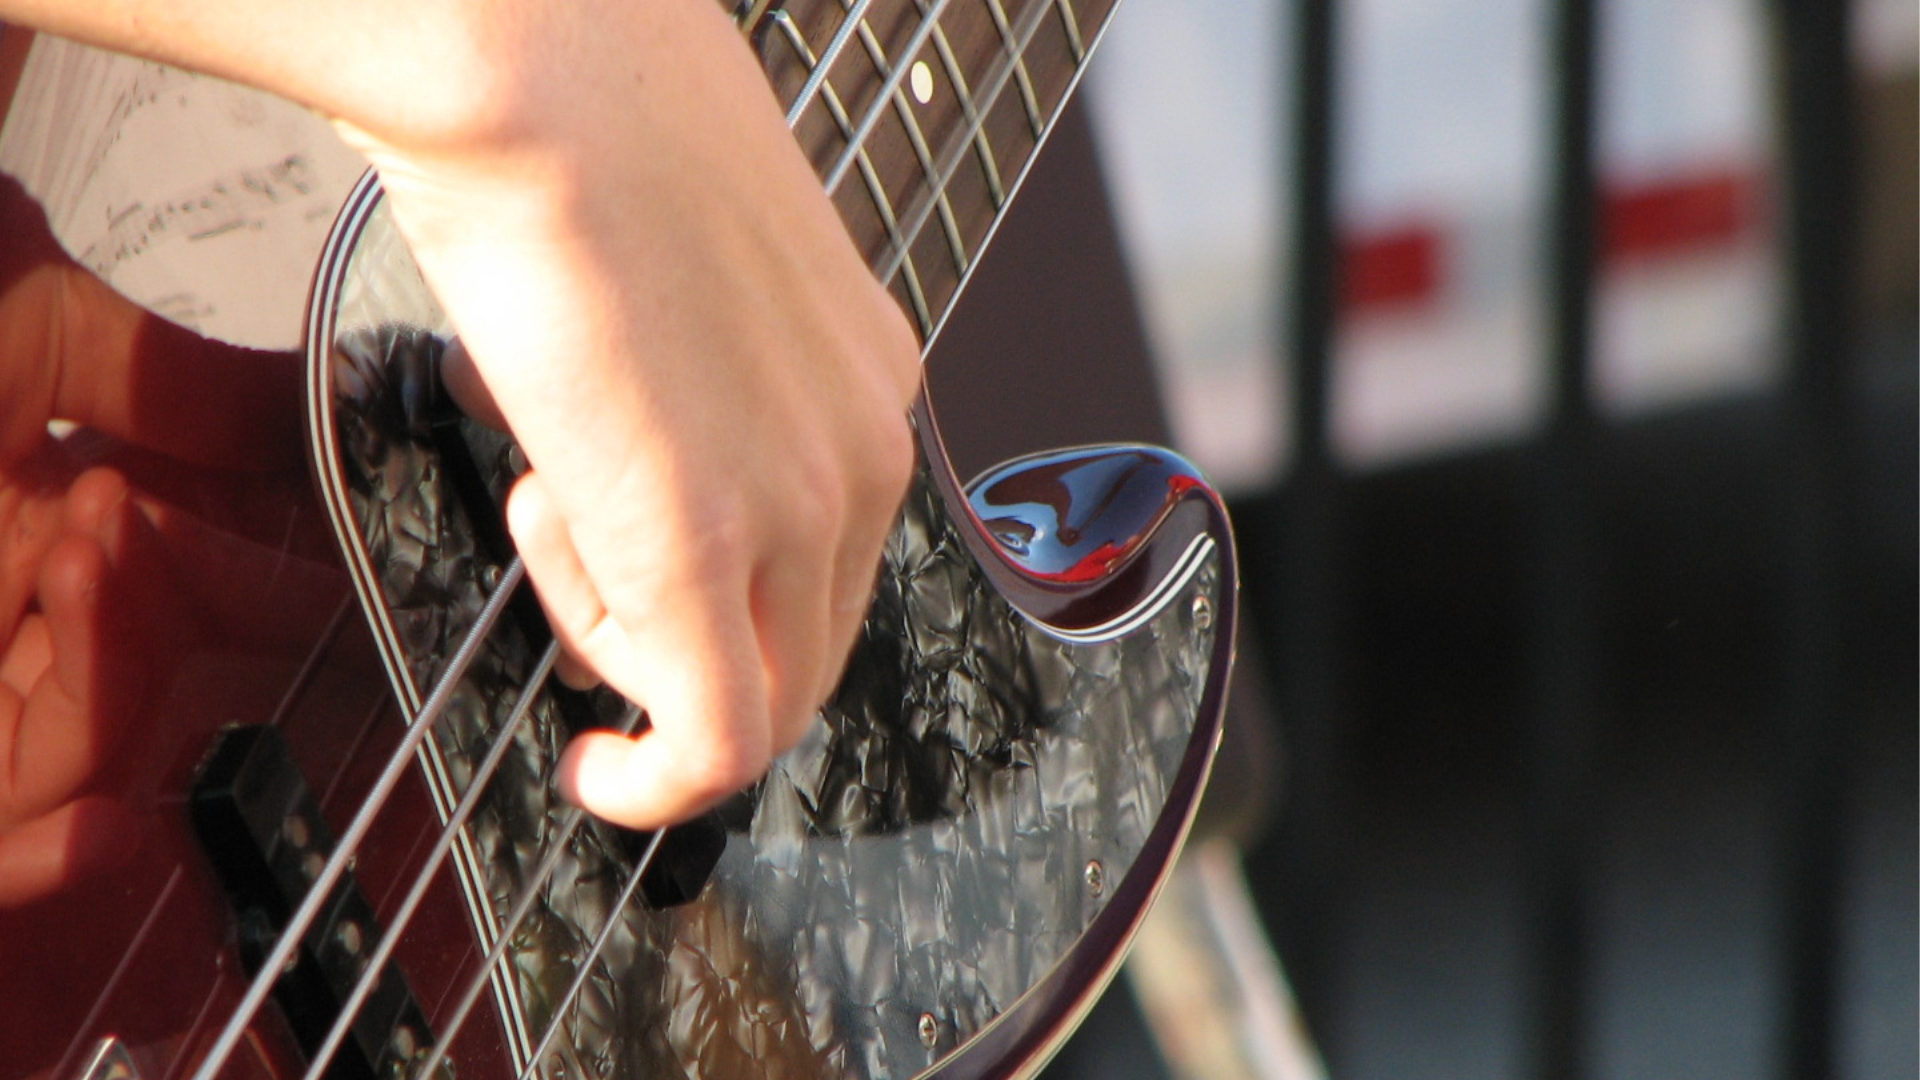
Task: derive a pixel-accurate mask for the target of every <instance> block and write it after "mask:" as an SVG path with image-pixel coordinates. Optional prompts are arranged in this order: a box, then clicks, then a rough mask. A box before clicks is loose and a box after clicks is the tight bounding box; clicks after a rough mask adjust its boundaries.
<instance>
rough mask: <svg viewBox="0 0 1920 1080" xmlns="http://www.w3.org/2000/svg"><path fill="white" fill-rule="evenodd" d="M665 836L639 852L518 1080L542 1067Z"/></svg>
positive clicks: (657, 835)
mask: <svg viewBox="0 0 1920 1080" xmlns="http://www.w3.org/2000/svg"><path fill="white" fill-rule="evenodd" d="M666 836H667V830H665V829H661V830H659V831H657V832H655V833H654V834H653V837H652V838H651V839H649V840H648V841H647V850H646V851H644V852H642V853H641V854H640V862H639V865H637V866H635V867H634V869H633V874H632V875H631V876H630V877H628V878H627V883H626V885H625V886H623V887H622V888H621V889H620V898H619V899H618V900H616V901H614V903H613V905H612V906H611V907H609V908H608V909H607V921H606V922H604V923H602V924H601V925H600V932H599V933H598V934H596V935H594V938H593V945H592V946H591V947H590V948H588V949H587V955H586V956H585V957H583V958H582V959H581V960H580V966H579V967H577V968H576V969H574V973H573V981H572V982H571V983H568V984H567V992H566V993H564V994H562V995H561V996H560V1003H559V1005H557V1006H556V1007H555V1008H554V1010H553V1017H552V1019H550V1020H548V1021H547V1029H546V1030H545V1031H543V1032H541V1033H540V1041H539V1042H537V1043H535V1044H534V1047H533V1053H532V1055H530V1056H529V1057H528V1058H527V1067H526V1068H524V1069H522V1070H521V1071H520V1077H519V1080H528V1078H529V1077H531V1076H532V1075H533V1074H534V1073H535V1072H536V1071H538V1070H539V1068H540V1055H542V1054H544V1053H546V1052H547V1047H549V1046H551V1045H552V1044H553V1039H554V1036H556V1035H558V1034H559V1033H560V1028H561V1027H562V1025H563V1023H564V1022H565V1020H566V1018H567V1010H568V1009H570V1008H572V1007H573V1003H574V1002H576V1001H578V1000H580V992H581V991H582V990H583V989H585V987H586V985H587V976H588V975H589V974H591V973H592V971H593V964H594V961H596V960H598V959H600V954H601V953H602V952H604V951H606V948H607V942H609V941H611V940H612V939H613V931H614V928H615V927H617V926H619V925H620V913H621V912H623V911H625V910H627V904H628V903H629V902H630V901H632V899H633V890H634V889H636V888H638V887H639V886H640V879H641V877H643V876H644V875H645V874H646V872H647V869H648V868H649V867H651V866H652V865H653V858H654V855H655V854H656V853H657V852H658V851H659V850H660V841H662V840H664V839H666Z"/></svg>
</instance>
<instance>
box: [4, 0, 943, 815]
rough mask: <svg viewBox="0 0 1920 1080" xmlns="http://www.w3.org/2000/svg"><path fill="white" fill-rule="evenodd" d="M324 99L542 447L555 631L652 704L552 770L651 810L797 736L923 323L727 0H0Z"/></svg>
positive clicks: (527, 439)
mask: <svg viewBox="0 0 1920 1080" xmlns="http://www.w3.org/2000/svg"><path fill="white" fill-rule="evenodd" d="M9 13H11V14H12V15H13V16H14V17H16V18H19V19H21V20H23V21H25V22H27V23H30V24H33V25H37V26H40V27H41V28H43V29H47V30H50V31H52V32H56V33H61V34H65V35H68V36H71V37H76V38H79V39H81V40H85V41H89V42H93V43H95V44H100V45H104V46H107V47H110V48H117V49H122V50H124V51H129V52H135V53H139V54H142V55H146V56H151V57H154V58H156V59H162V60H166V61H169V62H172V63H176V64H181V65H184V66H187V67H191V68H195V69H197V70H201V71H205V72H208V73H210V74H215V75H221V76H225V77H228V78H232V79H236V80H239V81H241V82H246V83H249V84H251V85H254V86H258V87H261V88H263V89H266V90H270V91H273V92H276V93H279V94H282V95H284V96H286V97H289V98H292V99H293V100H295V101H299V102H301V103H303V104H305V105H307V106H309V107H312V108H316V109H319V110H320V111H322V112H323V113H325V114H326V115H328V116H330V117H332V118H334V120H335V123H336V126H337V127H338V129H339V130H340V131H341V132H342V133H343V135H344V136H345V137H346V138H347V139H348V141H349V142H351V143H352V144H353V145H355V146H356V147H357V148H359V149H360V150H361V151H363V152H364V153H365V154H367V156H368V157H369V158H371V159H372V161H373V162H374V164H375V165H376V166H377V167H378V168H379V170H380V174H381V179H382V181H383V183H384V184H385V187H386V190H387V193H388V196H389V199H390V201H391V206H392V207H393V211H394V216H395V219H396V221H397V222H398V224H399V226H400V228H401V231H402V232H403V234H404V235H405V236H406V238H407V241H408V243H409V245H410V246H411V247H412V249H413V253H414V255H415V258H416V260H417V261H418V262H419V264H420V267H421V269H422V270H423V271H424V273H425V275H426V277H427V280H428V282H429V283H430V284H431V285H432V286H433V289H434V292H435V293H436V294H437V295H438V297H439V298H440V300H441V302H442V303H443V304H444V305H445V307H446V309H447V311H448V313H449V315H450V316H451V319H452V322H453V324H454V327H455V329H456V330H457V332H458V333H459V334H460V336H461V337H462V339H463V340H464V341H465V343H466V345H467V346H468V348H469V349H470V350H471V351H472V355H473V358H474V361H475V363H476V365H477V367H478V370H479V372H480V374H481V376H482V377H483V378H484V380H485V383H486V385H487V386H488V387H490V388H491V389H492V391H493V394H494V396H495V397H496V398H497V399H498V400H499V403H500V406H501V410H502V412H503V413H504V414H505V417H506V420H507V421H508V423H509V424H510V426H511V427H512V429H513V431H514V434H515V435H516V436H517V437H518V438H519V440H520V443H521V446H522V448H523V449H524V450H525V451H526V454H527V458H528V460H529V461H530V462H531V463H532V465H533V470H532V472H531V473H530V474H529V475H528V476H527V477H526V478H524V479H523V480H522V481H521V482H520V485H519V487H518V488H517V490H516V492H515V494H514V497H513V498H512V499H511V500H510V506H509V524H510V527H511V529H512V531H513V532H514V534H515V537H516V540H517V542H518V544H519V546H520V549H521V553H522V554H523V555H524V556H525V558H526V562H527V566H528V569H529V570H530V571H531V573H532V576H533V579H534V582H535V585H536V586H537V588H538V589H539V591H540V595H541V597H542V600H543V602H544V603H545V605H546V607H547V609H548V611H549V613H550V615H551V618H552V622H553V623H554V626H555V629H556V631H557V632H558V634H559V635H560V637H561V639H562V640H563V641H565V642H566V643H567V644H568V645H569V646H570V647H571V648H572V649H573V650H574V651H575V652H576V653H577V654H578V655H579V656H580V657H582V658H583V659H585V660H586V661H587V662H588V663H589V664H591V665H592V667H593V668H595V669H596V670H598V671H599V672H600V674H601V675H603V676H605V678H606V680H607V681H608V682H609V683H610V684H612V685H613V686H614V687H615V688H616V689H618V690H620V691H621V692H622V693H624V694H626V695H627V696H628V697H630V698H632V699H633V700H635V701H637V702H638V703H640V704H641V705H643V706H645V707H646V709H647V711H648V715H649V717H650V720H651V724H652V726H651V728H650V730H648V731H647V732H646V733H644V734H642V735H641V736H639V737H638V738H637V739H625V738H621V737H617V736H613V735H610V734H605V733H599V734H590V735H587V736H585V737H582V738H581V739H579V740H577V741H576V742H575V743H574V745H573V746H572V747H570V748H569V750H568V751H567V753H566V755H565V757H564V759H563V761H562V762H561V766H560V770H559V782H560V785H561V787H562V789H563V791H564V792H565V794H567V795H568V797H570V798H572V799H574V800H575V801H577V802H579V803H580V804H582V805H584V806H585V807H587V808H588V809H589V810H592V811H594V812H596V813H598V814H601V815H602V816H604V817H607V818H610V819H612V820H614V821H617V822H620V823H623V824H626V825H631V826H636V827H650V826H655V825H659V824H663V823H666V822H670V821H673V820H676V819H680V818H685V817H689V816H691V815H693V814H694V813H696V812H698V811H699V810H700V809H701V808H702V807H704V806H706V805H707V804H709V803H712V802H714V801H716V800H718V799H719V798H721V797H723V796H725V795H726V794H728V793H730V792H732V791H733V790H735V789H736V788H738V787H740V786H742V785H744V784H746V783H747V782H749V781H751V780H753V779H754V778H756V777H757V776H758V775H760V773H761V772H762V771H763V770H764V769H765V767H766V765H767V764H768V762H769V760H770V759H771V758H772V756H773V755H775V754H777V753H779V752H780V751H782V750H784V749H786V748H787V747H790V746H792V745H793V744H794V743H795V742H797V741H798V740H799V738H800V736H801V734H802V733H803V732H804V731H805V730H806V728H807V726H808V724H809V723H810V722H811V720H812V718H813V716H814V710H815V707H816V706H817V705H818V704H819V703H820V702H821V701H822V700H823V699H824V698H825V697H826V696H827V695H828V694H829V692H830V691H831V689H832V687H833V685H834V683H835V682H836V680H837V679H838V677H839V674H840V671H841V667H842V662H843V660H844V659H845V655H846V652H847V649H848V647H849V646H850V645H851V643H852V641H853V638H854V635H855V633H856V632H857V630H858V628H859V626H860V623H861V620H862V618H863V616H864V614H865V609H866V601H867V598H868V593H869V591H870V589H871V586H872V579H873V575H874V572H875V569H876V567H877V564H878V559H879V554H880V549H881V544H882V542H883V540H884V538H885V535H886V531H887V529H888V527H889V526H890V524H891V522H892V519H893V516H894V513H895V510H896V508H897V505H898V503H899V500H900V498H901V496H902V495H903V494H904V491H905V488H906V482H907V479H908V476H909V473H910V471H911V469H912V461H913V455H912V445H913V440H912V435H911V432H910V430H909V428H908V424H907V419H906V414H907V408H908V406H909V404H910V403H911V400H912V398H913V396H914V395H915V394H916V393H917V392H918V389H919V361H918V349H917V348H916V343H915V340H914V337H913V334H912V332H911V330H910V329H909V328H908V326H907V324H906V321H905V318H904V316H903V315H902V313H901V312H900V310H899V309H898V307H897V306H896V305H895V304H894V302H893V301H892V299H891V298H889V297H888V296H887V294H886V293H885V291H884V290H882V289H881V288H880V287H879V286H878V285H877V284H876V283H875V282H874V280H873V278H872V276H871V274H870V273H869V271H868V268H867V267H866V266H865V264H864V263H863V261H862V259H861V258H860V256H859V254H858V253H857V252H855V251H854V250H853V247H852V244H851V242H850V241H849V240H848V238H847V236H846V233H845V230H844V228H843V226H842V225H841V222H840V220H839V218H838V216H837V214H836V213H835V212H834V210H833V208H832V206H831V204H830V203H829V202H828V200H827V199H826V197H825V196H824V195H823V193H822V191H821V187H820V184H819V182H818V180H817V178H816V177H815V176H814V174H813V171H812V169H811V168H810V167H809V165H808V164H807V162H806V161H805V160H804V158H803V157H802V156H801V154H800V152H799V150H798V148H797V146H796V144H795V142H794V140H793V138H792V136H791V135H790V133H789V132H788V131H787V129H786V126H785V124H784V123H783V121H782V118H781V116H780V112H779V109H778V107H777V105H776V103H775V101H774V98H773V95H772V92H771V91H770V89H769V88H768V86H767V83H766V80H765V78H764V76H763V74H762V73H761V71H760V70H759V68H758V66H757V64H756V63H755V61H754V59H753V57H752V55H751V53H750V52H749V50H748V49H747V47H746V46H745V43H744V42H743V40H742V39H741V37H740V35H739V33H738V32H737V31H736V30H735V28H734V27H733V25H732V23H731V22H730V21H729V20H728V19H727V18H726V17H725V15H724V14H723V13H722V12H721V11H720V10H719V7H718V5H716V4H715V3H714V2H713V0H569V2H567V3H562V4H551V3H539V2H535V0H409V2H408V3H403V4H394V3H392V2H391V0H339V2H337V3H330V4H323V5H316V4H299V3H286V2H261V0H111V2H109V0H0V14H9Z"/></svg>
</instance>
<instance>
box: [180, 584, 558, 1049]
mask: <svg viewBox="0 0 1920 1080" xmlns="http://www.w3.org/2000/svg"><path fill="white" fill-rule="evenodd" d="M525 577H526V567H525V566H524V565H523V564H522V563H521V561H520V560H519V559H518V558H515V559H514V560H513V561H512V562H510V563H509V564H508V565H507V568H506V571H505V572H504V573H503V574H502V575H501V579H500V584H499V586H498V587H497V588H495V589H494V591H493V594H492V595H491V596H489V597H488V598H487V603H486V605H485V606H484V607H482V608H481V609H480V614H479V616H478V617H477V618H476V619H475V620H474V624H473V626H472V627H471V628H469V629H468V631H467V635H466V637H465V638H464V639H463V640H462V641H461V643H460V647H459V649H457V650H456V651H455V652H454V654H453V658H452V659H451V661H450V662H449V663H448V665H447V671H446V673H445V674H443V675H442V676H441V678H440V681H439V682H438V683H437V684H435V686H434V689H433V693H432V694H431V695H429V696H428V698H427V700H426V701H425V702H424V703H423V704H422V705H421V707H420V712H419V714H418V715H416V716H415V717H414V719H413V722H412V723H411V724H409V725H408V726H407V733H406V735H405V736H404V737H403V738H402V739H401V740H400V744H399V746H398V747H397V748H396V749H395V750H394V752H393V754H392V756H390V757H389V758H388V759H387V763H386V766H385V767H384V768H382V769H381V771H380V775H379V777H378V779H377V780H375V782H374V785H373V788H372V789H371V790H370V791H369V792H368V794H367V798H366V799H365V800H364V801H363V802H362V803H361V804H360V806H359V807H358V809H356V810H355V812H354V815H353V820H352V821H351V822H349V823H348V825H347V829H346V831H345V832H344V833H342V834H341V837H340V839H339V842H338V843H337V844H336V845H335V847H334V851H333V854H332V855H331V856H329V857H328V858H327V861H326V864H325V865H324V866H322V867H321V869H320V872H319V873H318V874H317V875H315V877H314V880H313V882H312V884H311V885H310V887H309V888H308V891H307V895H306V896H305V897H304V898H302V899H301V901H300V905H299V906H298V907H297V908H295V909H294V912H293V915H292V916H291V917H290V918H289V919H288V920H287V925H286V927H285V928H284V929H283V930H281V932H280V936H279V937H278V939H276V940H275V942H274V945H273V948H272V949H271V950H269V951H268V953H267V957H266V959H265V960H264V961H263V962H262V963H261V965H260V970H259V972H258V974H256V975H255V976H254V977H253V980H252V981H251V982H250V983H249V984H248V986H247V991H246V993H245V994H244V995H243V996H242V997H241V999H240V1003H239V1005H237V1006H235V1008H234V1011H233V1014H232V1015H231V1016H229V1017H228V1018H227V1022H226V1024H225V1025H224V1026H223V1027H222V1028H221V1030H220V1034H219V1035H218V1036H217V1037H216V1038H215V1039H214V1043H213V1045H212V1046H211V1047H210V1048H209V1049H208V1051H207V1055H206V1057H205V1058H203V1059H202V1060H201V1063H200V1067H199V1068H198V1069H196V1070H195V1071H194V1074H193V1080H215V1077H216V1076H217V1074H218V1073H219V1071H220V1069H221V1068H223V1067H224V1066H225V1065H226V1062H227V1059H228V1058H229V1057H230V1056H231V1055H232V1054H233V1051H234V1048H235V1047H236V1046H238V1045H239V1042H240V1039H241V1038H242V1037H243V1036H244V1035H245V1033H246V1031H247V1027H248V1025H249V1024H250V1023H251V1022H252V1021H253V1018H254V1016H255V1015H257V1014H258V1013H259V1011H260V1006H261V1005H263V1004H264V1003H265V1002H266V999H267V995H268V994H270V993H272V991H273V987H274V985H275V984H276V983H278V982H279V981H280V975H281V973H282V972H283V971H285V969H286V967H287V965H288V963H289V962H290V961H291V960H292V959H293V954H294V952H295V950H297V949H298V948H299V947H300V943H301V942H302V941H303V940H305V938H306V934H307V931H308V930H310V929H311V928H312V927H313V924H314V922H315V921H316V920H317V919H318V918H319V915H320V909H321V908H322V907H324V906H325V905H326V902H327V901H328V900H329V899H331V898H332V895H333V890H334V887H335V886H336V885H338V884H339V882H340V878H341V876H342V875H344V874H345V873H346V871H347V868H348V866H349V865H350V864H351V863H352V861H353V857H354V854H355V853H356V852H358V851H359V849H360V844H361V842H362V841H363V840H364V839H365V838H366V835H367V833H368V832H369V831H370V830H371V829H372V827H373V821H374V818H375V817H376V816H378V814H379V812H380V809H381V808H382V807H383V806H385V805H386V802H387V799H388V798H389V797H390V796H391V795H392V794H393V791H394V789H395V788H396V787H398V786H399V783H400V778H401V777H402V776H404V775H405V774H406V770H407V767H408V766H409V765H410V764H411V759H412V757H413V755H414V752H415V751H417V750H418V749H419V748H420V745H421V743H422V742H424V741H425V739H426V737H427V736H428V734H430V733H431V732H432V730H433V725H434V723H435V722H436V721H438V720H439V718H440V716H441V714H442V713H444V712H445V711H446V707H447V703H448V702H449V701H450V700H451V699H452V691H453V688H454V686H455V685H456V684H457V683H458V682H459V679H460V677H461V676H463V675H465V674H466V671H467V668H468V667H470V666H472V664H473V660H474V658H475V657H476V656H477V655H479V651H480V648H481V646H482V645H483V644H484V643H485V641H486V638H487V635H488V634H489V633H491V632H492V629H493V626H494V624H495V623H497V622H498V621H499V619H500V615H501V613H502V612H504V611H506V609H507V601H508V598H509V597H510V596H511V595H512V594H513V591H514V590H515V589H516V588H518V587H519V585H520V583H521V581H523V580H524V579H525Z"/></svg>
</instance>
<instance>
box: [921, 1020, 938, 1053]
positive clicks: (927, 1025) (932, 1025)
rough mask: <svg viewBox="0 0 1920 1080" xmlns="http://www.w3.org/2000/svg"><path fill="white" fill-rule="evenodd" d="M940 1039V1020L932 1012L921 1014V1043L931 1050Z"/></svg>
mask: <svg viewBox="0 0 1920 1080" xmlns="http://www.w3.org/2000/svg"><path fill="white" fill-rule="evenodd" d="M939 1041H940V1021H938V1020H935V1019H934V1018H933V1014H932V1013H921V1014H920V1045H921V1046H924V1047H926V1048H927V1049H929V1050H931V1049H933V1047H934V1044H935V1043H937V1042H939Z"/></svg>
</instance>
